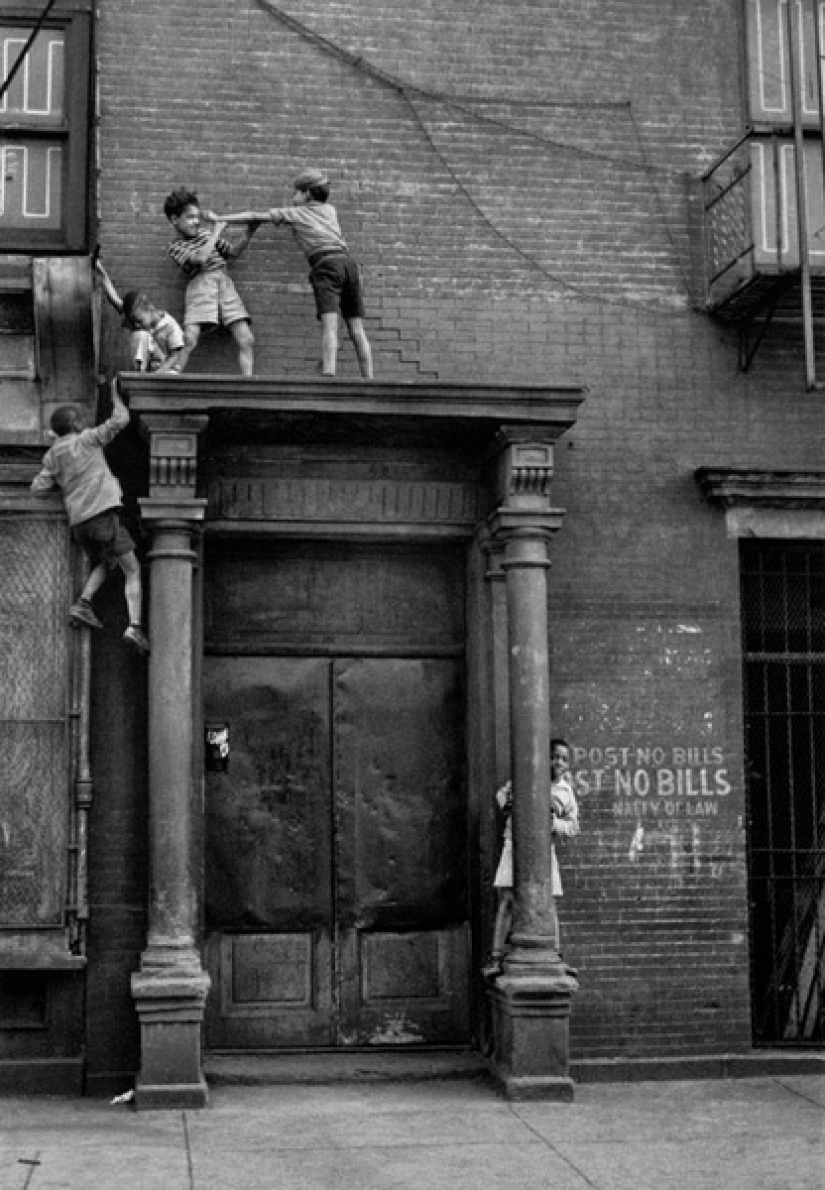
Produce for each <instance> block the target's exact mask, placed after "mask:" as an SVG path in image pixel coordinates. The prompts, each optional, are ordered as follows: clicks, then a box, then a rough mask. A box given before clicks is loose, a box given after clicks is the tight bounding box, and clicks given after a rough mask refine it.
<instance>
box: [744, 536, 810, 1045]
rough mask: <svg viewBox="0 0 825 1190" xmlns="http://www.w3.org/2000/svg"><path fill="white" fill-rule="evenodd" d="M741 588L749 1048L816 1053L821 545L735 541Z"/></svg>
mask: <svg viewBox="0 0 825 1190" xmlns="http://www.w3.org/2000/svg"><path fill="white" fill-rule="evenodd" d="M741 580H742V581H741V594H742V635H743V656H744V683H745V748H746V772H747V790H748V872H749V895H750V914H751V917H750V920H751V980H752V1007H753V1032H754V1041H755V1043H756V1044H762V1045H784V1046H812V1045H822V1044H823V1042H824V1041H825V1021H824V1020H823V991H824V990H825V989H824V988H823V982H824V980H823V963H822V960H823V953H825V794H823V784H824V783H825V544H820V543H818V542H784V541H783V542H771V541H761V542H743V543H742V545H741Z"/></svg>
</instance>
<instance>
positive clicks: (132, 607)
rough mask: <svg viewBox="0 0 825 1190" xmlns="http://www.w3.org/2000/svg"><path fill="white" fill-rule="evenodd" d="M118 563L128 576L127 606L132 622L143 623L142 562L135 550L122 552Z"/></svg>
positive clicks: (126, 585)
mask: <svg viewBox="0 0 825 1190" xmlns="http://www.w3.org/2000/svg"><path fill="white" fill-rule="evenodd" d="M117 564H118V566H119V567H120V569H121V570H122V571H123V574H124V576H125V578H126V583H125V594H126V607H127V608H128V611H129V623H130V624H142V623H143V584H142V582H141V577H140V562H138V560H137V556H136V555H135V552H134V550H130V551H129V553H128V554H121V555H120V557H119V558H118V560H117Z"/></svg>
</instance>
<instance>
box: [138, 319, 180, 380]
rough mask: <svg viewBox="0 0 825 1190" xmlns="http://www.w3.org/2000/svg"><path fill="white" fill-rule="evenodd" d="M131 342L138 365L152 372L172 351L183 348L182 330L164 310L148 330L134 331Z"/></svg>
mask: <svg viewBox="0 0 825 1190" xmlns="http://www.w3.org/2000/svg"><path fill="white" fill-rule="evenodd" d="M132 343H133V347H132V353H133V355H134V358H135V362H136V363H137V365H138V367H139V368H141V369H142V370H145V371H147V372H154V371H155V369H156V368H159V367H160V365H161V364H162V363H165V361H166V360H168V358H169V356H170V355H171V354H172V352H173V351H180V350H181V349H182V348H183V345H184V339H183V331H182V330H181V328H180V324H179V323H178V322H176V321H175V319H174V318H173V317H172V315H171V314H167V313H166V312H165V311H164V312H163V313H162V314H161V316H160V318H159V319H158V321H157V322H156V323H155V325H154V326H153V327H152V329H151V330H150V331H144V330H140V331H135V333H134V335H133V338H132Z"/></svg>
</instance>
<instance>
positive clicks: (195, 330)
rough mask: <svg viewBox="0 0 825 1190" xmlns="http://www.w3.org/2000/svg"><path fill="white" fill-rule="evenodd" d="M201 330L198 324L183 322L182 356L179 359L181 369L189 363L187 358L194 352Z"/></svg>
mask: <svg viewBox="0 0 825 1190" xmlns="http://www.w3.org/2000/svg"><path fill="white" fill-rule="evenodd" d="M200 337H201V328H200V323H198V322H185V323H184V325H183V354H182V355H181V359H180V366H181V368H185V367H186V365H187V363H188V362H189V356H190V355H191V354H192V352H193V351H194V350H195V348H196V347H197V345H198V342H199V341H200Z"/></svg>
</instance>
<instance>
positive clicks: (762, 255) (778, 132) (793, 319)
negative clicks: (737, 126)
mask: <svg viewBox="0 0 825 1190" xmlns="http://www.w3.org/2000/svg"><path fill="white" fill-rule="evenodd" d="M824 25H825V3H823V2H822V0H790V2H789V0H750V2H749V4H748V83H749V118H750V121H751V122H750V124H749V126H748V127H747V129H746V131H745V132H744V134H743V135H742V136H741V137H740V138H739V139H738V140H737V141H736V142H735V143H734V144H733V145H731V147H730V148H729V149H727V150H726V152H725V153H723V154H722V156H721V157H720V158H719V159H718V160H717V161H716V162H714V164H713V165H712V166H711V168H710V169H709V170H708V171H707V172H706V173H705V175H704V176H703V179H702V182H703V199H704V202H703V206H704V231H705V254H706V281H707V290H706V306H707V309H708V310H709V312H710V313H711V314H712V315H713V316H714V317H716V318H718V319H719V320H720V321H723V322H725V323H727V324H728V325H731V326H734V327H736V328H737V330H738V332H739V341H740V367H741V368H742V369H743V370H744V371H747V370H748V368H749V367H750V366H751V364H752V362H753V360H754V358H755V356H756V353H757V351H758V350H759V347H760V344H761V343H762V341H763V339H764V337H765V335H766V334H767V333H768V331H769V329H770V328H771V326H772V325H774V326H775V325H779V324H783V323H784V324H785V325H786V326H788V325H790V326H792V327H793V328H794V332H795V333H798V328H799V327H800V325H801V329H802V336H803V341H804V350H805V380H806V388H807V389H809V390H813V389H819V388H823V387H825V384H823V383H821V382H820V381H818V380H817V370H816V369H817V364H816V330H817V327H820V328H821V325H822V322H823V320H825V94H824V93H823V86H824V85H825V81H824V80H823V43H825V28H823V26H824Z"/></svg>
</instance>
